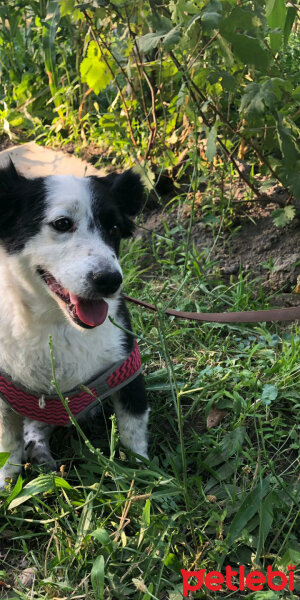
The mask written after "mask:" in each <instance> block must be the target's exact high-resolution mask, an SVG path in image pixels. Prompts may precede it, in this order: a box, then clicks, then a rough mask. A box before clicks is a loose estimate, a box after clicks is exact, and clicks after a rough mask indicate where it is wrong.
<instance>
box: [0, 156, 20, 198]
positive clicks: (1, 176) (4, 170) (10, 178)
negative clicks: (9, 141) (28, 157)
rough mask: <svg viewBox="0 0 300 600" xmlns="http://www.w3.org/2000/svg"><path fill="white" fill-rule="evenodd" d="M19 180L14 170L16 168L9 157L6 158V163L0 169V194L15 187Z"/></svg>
mask: <svg viewBox="0 0 300 600" xmlns="http://www.w3.org/2000/svg"><path fill="white" fill-rule="evenodd" d="M19 180H20V175H19V173H18V171H17V170H16V167H15V165H14V163H13V161H12V160H11V158H10V156H9V157H8V163H7V164H6V165H5V166H4V167H1V168H0V182H1V189H0V192H3V191H8V190H10V189H11V188H12V187H14V186H15V184H16V182H17V181H19Z"/></svg>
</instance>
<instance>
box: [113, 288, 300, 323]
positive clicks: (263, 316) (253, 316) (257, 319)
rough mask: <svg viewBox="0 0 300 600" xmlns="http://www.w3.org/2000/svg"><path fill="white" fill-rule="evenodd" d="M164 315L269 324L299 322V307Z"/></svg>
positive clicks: (150, 306) (168, 312) (146, 304)
mask: <svg viewBox="0 0 300 600" xmlns="http://www.w3.org/2000/svg"><path fill="white" fill-rule="evenodd" d="M124 298H125V300H128V301H129V302H133V303H134V304H138V305H139V306H143V307H144V308H147V309H149V310H153V311H155V312H158V308H157V307H156V306H155V305H154V304H150V303H149V302H144V301H143V300H137V298H131V297H130V296H126V295H124ZM163 312H164V313H165V314H166V315H171V316H172V317H177V318H178V319H190V320H192V321H207V322H208V323H263V322H266V323H269V322H272V321H297V320H298V319H299V320H300V306H291V307H289V308H271V309H270V310H248V311H242V312H221V313H202V312H201V313H198V312H184V311H181V310H173V309H172V308H167V309H166V310H165V311H163Z"/></svg>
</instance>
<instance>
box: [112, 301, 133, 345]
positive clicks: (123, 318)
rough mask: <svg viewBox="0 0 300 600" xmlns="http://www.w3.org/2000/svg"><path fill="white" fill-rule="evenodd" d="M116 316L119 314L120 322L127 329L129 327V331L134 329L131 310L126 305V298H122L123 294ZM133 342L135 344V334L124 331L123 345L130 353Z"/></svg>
mask: <svg viewBox="0 0 300 600" xmlns="http://www.w3.org/2000/svg"><path fill="white" fill-rule="evenodd" d="M116 316H117V322H118V323H120V324H122V325H123V326H124V327H125V328H126V329H128V331H132V327H131V321H130V316H129V311H128V308H127V306H126V302H125V300H124V298H122V296H121V298H120V304H119V307H118V312H117V315H116ZM133 344H134V337H133V335H130V334H129V333H126V332H125V331H124V341H123V345H124V347H125V350H126V352H127V353H128V354H130V353H131V351H132V350H133Z"/></svg>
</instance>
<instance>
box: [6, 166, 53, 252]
mask: <svg viewBox="0 0 300 600" xmlns="http://www.w3.org/2000/svg"><path fill="white" fill-rule="evenodd" d="M44 214H45V189H44V180H43V178H42V177H39V178H36V179H26V177H23V176H22V175H19V174H18V173H17V171H16V169H15V167H14V165H13V163H12V161H10V163H9V164H8V166H7V167H4V168H2V169H0V241H1V243H2V245H3V246H4V248H5V249H6V250H7V252H9V253H10V254H14V253H16V252H21V250H23V248H24V246H25V244H26V242H28V240H29V239H30V238H32V237H33V236H34V235H36V234H37V233H38V232H39V230H40V228H41V225H42V221H43V218H44Z"/></svg>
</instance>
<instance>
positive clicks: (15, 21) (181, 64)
mask: <svg viewBox="0 0 300 600" xmlns="http://www.w3.org/2000/svg"><path fill="white" fill-rule="evenodd" d="M297 10H298V7H297V4H295V3H293V2H289V3H286V2H285V1H284V0H276V1H275V0H266V1H265V0H258V1H255V2H254V1H250V0H246V1H243V2H241V1H236V0H226V1H220V0H211V1H210V2H207V0H195V1H192V0H190V1H189V2H185V1H183V0H177V1H175V0H170V1H169V2H162V3H158V2H156V1H155V0H153V1H151V2H141V1H136V0H135V1H133V2H130V3H129V2H124V1H123V0H116V1H115V2H109V1H106V0H101V1H99V2H88V3H85V4H77V3H76V4H75V0H61V1H60V2H57V1H55V0H53V1H51V0H49V1H47V0H40V1H34V0H31V1H30V2H26V1H23V2H14V1H11V0H10V1H9V2H5V3H4V2H3V3H2V5H1V7H0V17H1V20H2V23H3V24H4V23H5V25H6V26H5V27H2V31H1V38H0V44H1V45H0V64H1V87H0V95H1V108H2V110H1V117H2V127H3V129H4V131H6V132H8V133H10V135H13V134H14V133H16V132H19V130H20V129H21V130H23V131H24V133H25V134H27V135H31V134H33V132H34V134H35V135H36V133H37V132H38V131H40V135H41V139H43V138H45V136H46V138H47V139H49V136H50V135H51V136H53V134H55V136H56V139H57V141H59V142H61V143H66V142H67V140H69V139H72V140H76V141H78V140H79V139H80V138H81V139H82V140H83V141H85V140H90V139H91V138H92V139H93V140H96V141H97V143H98V144H101V145H103V147H104V148H106V149H107V150H108V153H109V155H111V154H113V155H114V156H117V157H118V160H120V158H121V159H122V160H123V159H124V156H126V157H128V158H127V160H128V159H129V157H130V160H131V162H134V161H136V160H139V161H141V162H143V163H144V162H145V161H146V160H147V159H148V161H149V159H150V163H151V164H152V165H156V168H157V169H158V170H162V169H169V170H170V169H171V170H174V169H175V170H176V172H177V174H178V171H179V175H180V174H182V171H184V168H185V165H186V163H187V159H188V158H189V157H190V155H191V153H192V152H193V149H195V146H196V147H199V148H200V149H201V150H202V159H203V160H207V161H209V162H211V161H213V160H217V159H216V153H218V154H219V156H220V157H221V158H222V160H225V159H226V161H228V160H229V161H230V162H231V163H232V164H233V166H234V168H235V169H236V171H237V172H239V173H240V176H241V177H242V178H243V179H246V180H247V182H248V185H249V187H250V189H252V190H253V192H254V193H256V192H258V191H259V190H258V188H259V183H258V182H256V181H255V177H251V175H249V174H248V175H247V174H245V172H244V170H243V169H242V168H241V165H240V163H239V160H238V159H246V160H247V161H248V162H249V163H250V164H251V165H255V167H259V170H260V173H262V174H264V173H265V174H267V175H268V176H269V177H271V178H272V180H279V181H281V182H282V183H283V184H284V185H288V186H289V187H290V189H291V191H292V192H293V193H294V194H295V195H296V196H297V197H299V196H300V179H299V166H300V154H299V147H298V139H299V119H300V115H299V110H298V105H299V99H300V76H299V68H298V66H297V65H298V63H297V56H298V55H299V48H298V45H297V30H296V26H297V19H296V16H297ZM293 26H294V30H293V33H292V29H293ZM295 58H296V60H295ZM53 113H54V115H55V116H54V118H53ZM204 140H207V141H205V142H204ZM148 164H149V162H148Z"/></svg>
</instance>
